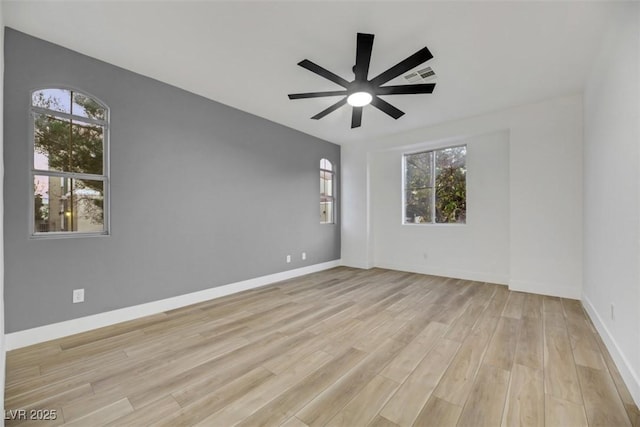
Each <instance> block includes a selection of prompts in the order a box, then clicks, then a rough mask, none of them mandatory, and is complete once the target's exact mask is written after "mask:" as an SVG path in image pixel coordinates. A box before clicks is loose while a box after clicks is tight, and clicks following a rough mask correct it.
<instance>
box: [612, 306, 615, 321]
mask: <svg viewBox="0 0 640 427" xmlns="http://www.w3.org/2000/svg"><path fill="white" fill-rule="evenodd" d="M611 320H616V306H615V305H613V304H611Z"/></svg>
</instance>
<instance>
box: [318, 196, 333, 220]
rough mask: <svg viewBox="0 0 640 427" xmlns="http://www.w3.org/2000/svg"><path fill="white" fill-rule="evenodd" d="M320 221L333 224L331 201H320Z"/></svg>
mask: <svg viewBox="0 0 640 427" xmlns="http://www.w3.org/2000/svg"><path fill="white" fill-rule="evenodd" d="M320 222H321V223H328V224H333V201H332V200H329V201H321V202H320Z"/></svg>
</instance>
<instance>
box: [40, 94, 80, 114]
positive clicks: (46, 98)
mask: <svg viewBox="0 0 640 427" xmlns="http://www.w3.org/2000/svg"><path fill="white" fill-rule="evenodd" d="M31 101H32V105H33V106H34V107H41V108H46V109H48V110H54V111H61V112H63V113H68V114H71V91H69V90H66V89H43V90H38V91H36V92H33V95H32V97H31Z"/></svg>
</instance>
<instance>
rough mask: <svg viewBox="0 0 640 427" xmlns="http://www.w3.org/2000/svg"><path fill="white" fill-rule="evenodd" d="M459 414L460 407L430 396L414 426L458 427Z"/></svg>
mask: <svg viewBox="0 0 640 427" xmlns="http://www.w3.org/2000/svg"><path fill="white" fill-rule="evenodd" d="M460 414H462V406H458V405H454V404H453V403H449V402H447V401H446V400H442V399H440V398H438V397H435V396H431V397H430V398H429V400H428V401H427V404H426V405H424V408H422V411H420V413H419V414H418V417H417V418H416V421H415V423H414V425H415V426H420V427H454V426H456V425H458V420H459V419H460Z"/></svg>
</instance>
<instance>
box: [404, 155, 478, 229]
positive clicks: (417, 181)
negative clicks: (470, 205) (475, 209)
mask: <svg viewBox="0 0 640 427" xmlns="http://www.w3.org/2000/svg"><path fill="white" fill-rule="evenodd" d="M465 157H466V147H465V146H460V147H451V148H446V149H442V150H435V151H429V152H424V153H418V154H411V155H407V156H406V157H405V161H406V163H405V190H406V194H405V215H406V220H407V222H436V223H456V222H464V221H465V220H466V209H467V206H466V166H465ZM434 169H435V171H434ZM434 175H435V176H434ZM434 191H435V202H434V193H433V192H434ZM434 217H435V218H434Z"/></svg>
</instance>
